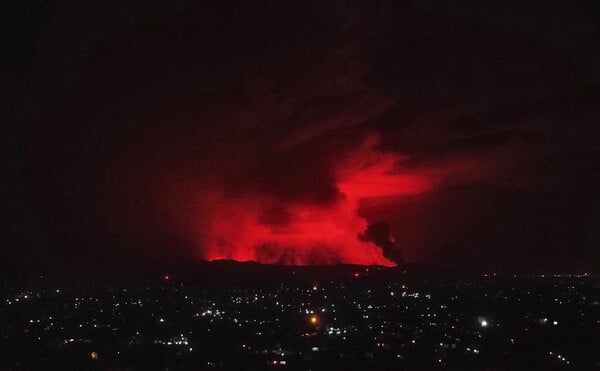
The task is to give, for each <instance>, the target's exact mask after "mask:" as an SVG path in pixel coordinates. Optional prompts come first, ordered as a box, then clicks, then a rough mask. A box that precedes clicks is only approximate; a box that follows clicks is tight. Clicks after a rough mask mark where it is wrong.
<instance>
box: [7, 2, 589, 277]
mask: <svg viewBox="0 0 600 371" xmlns="http://www.w3.org/2000/svg"><path fill="white" fill-rule="evenodd" d="M593 4H594V2H592V1H589V2H588V1H583V0H582V1H553V2H547V1H544V2H528V3H527V4H526V5H524V4H523V3H522V2H519V1H502V2H500V1H498V2H485V4H483V3H482V2H478V1H458V2H451V5H450V2H445V1H414V2H397V1H377V2H343V3H342V2H336V1H326V2H320V3H319V4H318V5H308V4H305V3H304V2H300V1H299V2H246V3H245V4H243V5H241V4H237V3H235V2H231V3H229V2H222V1H206V2H202V3H201V4H198V3H197V2H192V1H174V2H169V6H168V7H167V6H166V5H164V3H163V2H158V1H156V2H148V1H133V2H128V3H127V5H123V4H121V5H119V6H115V5H111V6H109V5H106V4H105V3H104V2H96V3H95V4H93V3H91V2H85V3H81V2H78V1H62V2H45V3H44V5H42V6H39V5H26V4H25V5H21V8H20V9H10V10H8V9H7V10H6V12H3V14H11V17H10V18H11V22H10V23H8V24H7V26H8V29H7V30H5V31H4V32H3V34H4V35H5V36H4V37H5V38H6V40H5V42H4V43H3V44H4V46H5V47H6V50H5V51H4V52H3V55H6V56H7V57H8V58H5V60H4V61H3V65H2V70H0V79H1V81H2V86H4V87H6V88H7V89H3V90H4V91H3V93H2V94H3V96H2V99H3V101H4V102H8V104H6V105H4V107H6V110H5V109H3V110H2V111H3V113H2V117H3V122H4V123H6V125H5V126H6V130H5V132H6V135H3V149H4V151H5V152H6V154H5V155H4V156H3V165H4V166H3V175H4V178H5V179H6V180H5V181H4V182H3V184H4V186H3V188H2V191H1V195H2V199H3V204H4V205H5V206H4V207H3V214H4V216H5V219H6V222H5V225H6V233H5V240H6V242H5V243H3V247H2V251H1V252H0V254H1V255H0V258H1V261H2V263H1V264H2V266H0V269H2V271H3V274H4V275H5V276H19V275H24V274H37V273H38V272H46V271H48V270H60V271H64V270H67V271H68V270H70V269H72V267H78V269H79V270H84V271H85V270H88V269H98V270H102V271H104V272H107V271H112V270H128V269H134V270H140V271H164V270H177V269H178V268H180V267H183V266H184V265H185V266H188V263H189V262H190V261H191V262H194V261H198V260H200V259H218V258H233V259H238V260H249V259H250V260H259V261H261V262H267V263H284V264H321V263H340V262H342V263H364V264H371V263H378V264H392V261H394V260H395V261H398V259H399V258H398V257H399V256H400V254H399V253H398V251H401V255H402V256H403V258H404V260H406V261H409V262H416V263H419V264H433V265H439V266H447V267H455V268H458V269H460V270H465V271H473V270H474V271H478V270H487V269H494V270H506V271H521V270H533V271H546V270H562V271H573V270H575V271H581V270H589V269H594V268H595V267H598V266H600V249H599V245H598V244H599V238H598V232H597V230H598V227H599V224H600V215H599V214H600V194H599V193H598V185H599V184H598V183H599V178H598V171H599V170H600V169H599V165H598V164H600V161H599V160H600V159H599V146H600V140H599V130H600V129H599V128H598V121H599V119H600V90H599V85H598V83H599V81H600V72H599V70H598V68H597V66H600V40H599V37H600V33H599V32H600V29H599V19H600V18H599V13H598V7H596V6H594V5H593ZM368 225H378V226H381V225H384V226H385V227H384V228H379V229H380V230H384V231H385V233H386V235H385V236H383V240H384V242H383V243H379V242H377V241H379V240H381V236H379V237H374V238H370V239H369V238H366V237H365V236H367V235H368V234H365V233H364V232H365V231H366V229H367V226H368ZM379 229H377V230H379ZM372 230H376V229H372ZM373 241H375V242H377V244H375V243H373ZM377 245H379V246H377ZM381 246H383V247H384V248H383V250H382V247H381ZM181 269H183V268H181Z"/></svg>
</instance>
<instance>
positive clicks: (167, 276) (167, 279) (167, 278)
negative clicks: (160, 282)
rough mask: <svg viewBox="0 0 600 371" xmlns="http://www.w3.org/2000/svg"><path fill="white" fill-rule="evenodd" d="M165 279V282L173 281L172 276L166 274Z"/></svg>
mask: <svg viewBox="0 0 600 371" xmlns="http://www.w3.org/2000/svg"><path fill="white" fill-rule="evenodd" d="M163 279H164V280H165V281H169V280H170V279H171V276H169V275H168V274H165V275H164V276H163Z"/></svg>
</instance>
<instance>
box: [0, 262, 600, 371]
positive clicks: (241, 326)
mask: <svg viewBox="0 0 600 371" xmlns="http://www.w3.org/2000/svg"><path fill="white" fill-rule="evenodd" d="M238 264H239V263H238ZM237 269H239V270H241V271H242V272H243V273H240V275H239V276H238V278H239V280H237V281H236V282H233V281H231V282H229V283H227V284H220V285H217V284H214V283H213V284H189V283H182V282H179V281H178V279H177V278H176V277H172V276H170V275H164V276H163V277H161V278H158V277H157V279H155V280H153V281H151V282H148V283H147V285H141V284H140V285H135V286H133V287H129V288H116V287H115V288H103V287H96V288H93V289H86V290H82V289H74V288H71V289H64V288H54V287H53V288H46V289H39V290H23V291H15V290H12V291H5V292H3V297H2V303H1V309H0V318H1V319H2V326H1V327H0V336H1V337H2V344H3V346H2V351H1V352H2V353H0V357H1V359H2V362H1V363H0V368H1V369H6V370H11V369H18V368H23V369H41V368H45V366H44V365H53V366H54V367H56V368H60V369H112V370H114V369H118V370H129V369H197V370H210V369H223V368H225V369H235V370H256V369H275V370H277V369H291V370H308V369H328V370H330V369H380V370H383V369H386V370H387V369H389V370H392V369H410V370H413V369H419V370H421V369H436V368H440V369H455V370H479V369H507V370H508V369H546V370H550V369H565V370H569V369H571V370H587V369H594V368H598V367H600V338H599V337H598V336H597V335H598V332H599V331H600V283H599V282H598V280H597V279H594V278H593V277H591V276H590V275H589V274H587V273H582V274H578V275H549V276H546V275H527V276H517V275H514V276H500V275H497V274H495V273H490V274H485V275H483V276H481V277H471V278H469V279H458V278H452V279H448V278H439V277H437V278H435V277H427V276H423V275H421V276H419V277H417V276H415V275H411V274H410V273H408V272H407V271H402V270H399V269H397V268H383V267H370V268H366V267H360V266H342V267H338V268H337V270H338V272H337V273H336V274H335V278H334V279H327V278H326V277H328V276H329V275H328V274H327V273H326V269H325V268H322V267H321V268H319V267H316V268H310V267H306V268H305V267H288V268H287V269H282V270H279V271H278V272H277V274H276V275H275V274H274V273H271V275H273V276H276V277H278V279H277V280H278V281H279V282H275V281H273V282H271V283H267V282H262V283H259V282H252V283H248V282H246V283H244V279H243V276H244V275H255V274H256V272H257V271H259V270H260V269H261V267H245V266H244V265H243V264H240V266H239V267H238V268H237ZM221 274H223V273H222V272H221ZM267 277H268V275H267ZM267 277H265V280H267V281H268V278H267ZM310 277H314V279H313V280H311V279H310ZM213 278H216V276H213ZM213 282H216V280H213Z"/></svg>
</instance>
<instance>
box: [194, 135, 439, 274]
mask: <svg viewBox="0 0 600 371" xmlns="http://www.w3.org/2000/svg"><path fill="white" fill-rule="evenodd" d="M377 144H378V141H377V139H376V138H374V137H373V138H369V139H368V140H367V141H365V143H364V144H363V146H360V147H359V148H357V149H356V150H355V151H354V152H353V153H350V154H348V155H346V156H344V161H340V162H339V163H338V164H337V165H336V167H335V169H334V170H333V172H334V174H335V175H336V178H337V182H336V186H337V189H338V191H339V193H340V197H338V198H337V199H335V200H333V201H332V202H330V203H326V204H319V203H308V202H306V201H303V202H301V201H290V200H282V199H281V198H277V197H273V196H271V195H267V194H250V195H244V196H236V197H232V196H228V195H226V194H224V193H223V192H221V191H218V190H215V189H214V188H212V189H210V190H206V191H204V192H203V197H202V198H203V200H202V202H201V206H200V207H202V208H206V209H204V210H203V211H202V213H201V214H202V215H204V216H205V217H206V219H205V220H204V221H203V222H202V223H201V225H199V227H198V229H199V231H200V233H201V237H200V240H201V243H202V246H201V248H200V250H201V252H202V256H203V258H205V259H207V260H217V259H233V260H238V261H251V260H252V261H258V262H261V263H278V264H293V265H306V264H335V263H352V264H365V265H371V264H378V265H385V266H391V265H394V263H393V262H392V261H390V260H388V259H387V258H385V257H384V256H383V252H382V250H381V248H380V247H378V246H376V245H375V244H373V243H371V242H367V241H362V240H360V239H359V238H358V236H359V234H361V233H363V232H364V231H365V229H366V228H367V226H368V224H369V222H368V221H367V220H366V219H365V218H363V217H361V216H360V215H359V214H358V209H359V205H360V202H361V201H363V200H365V199H370V198H385V197H390V196H398V195H414V194H418V193H422V192H424V191H426V190H428V189H429V188H430V185H429V181H428V180H427V179H426V178H424V177H423V176H420V175H419V174H415V173H407V172H400V171H399V169H398V163H399V161H401V160H402V158H401V157H400V156H398V155H397V154H394V153H384V152H381V151H378V150H377V149H376V147H377ZM272 210H278V211H279V214H276V217H273V216H272V215H271V214H269V213H270V212H272Z"/></svg>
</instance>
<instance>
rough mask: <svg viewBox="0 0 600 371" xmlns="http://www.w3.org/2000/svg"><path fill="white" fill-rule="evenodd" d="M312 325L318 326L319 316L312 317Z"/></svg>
mask: <svg viewBox="0 0 600 371" xmlns="http://www.w3.org/2000/svg"><path fill="white" fill-rule="evenodd" d="M309 321H310V323H311V324H313V325H316V324H317V323H318V322H319V318H318V317H317V316H310V319H309Z"/></svg>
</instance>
